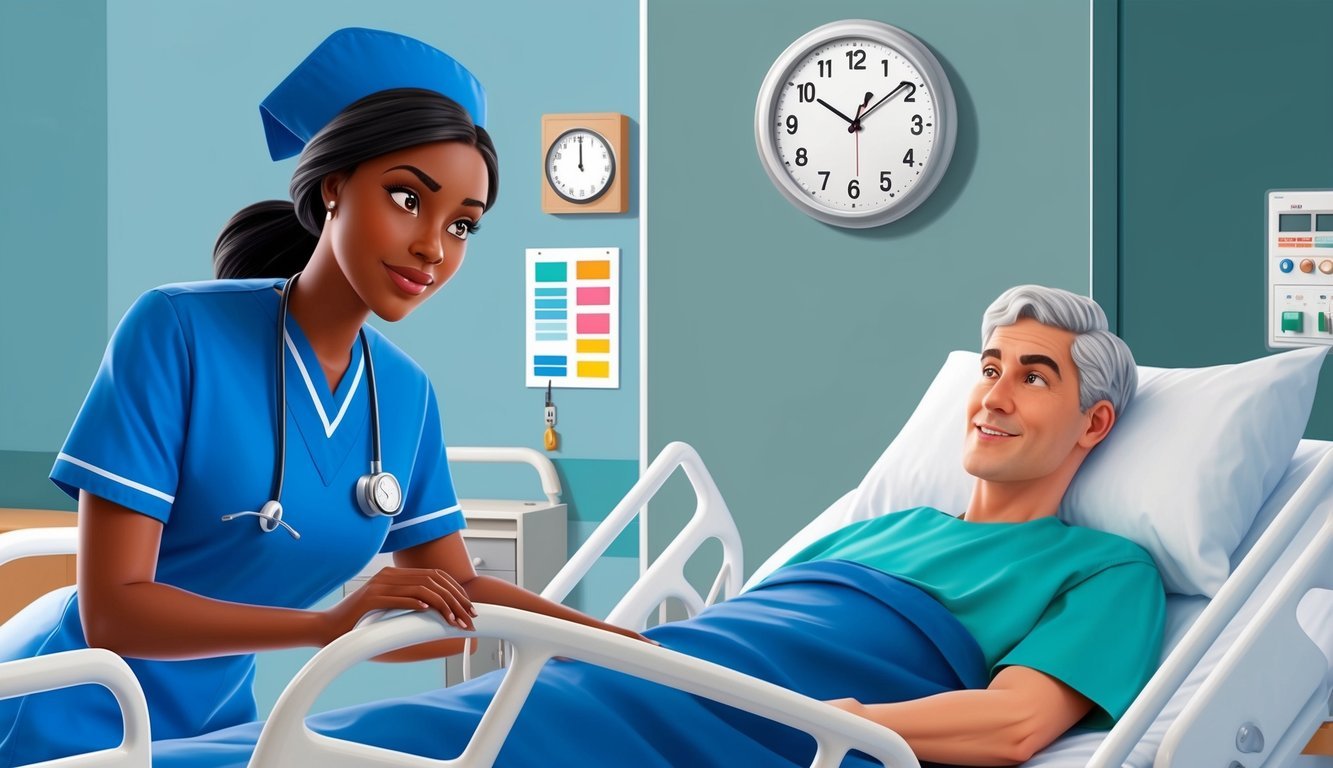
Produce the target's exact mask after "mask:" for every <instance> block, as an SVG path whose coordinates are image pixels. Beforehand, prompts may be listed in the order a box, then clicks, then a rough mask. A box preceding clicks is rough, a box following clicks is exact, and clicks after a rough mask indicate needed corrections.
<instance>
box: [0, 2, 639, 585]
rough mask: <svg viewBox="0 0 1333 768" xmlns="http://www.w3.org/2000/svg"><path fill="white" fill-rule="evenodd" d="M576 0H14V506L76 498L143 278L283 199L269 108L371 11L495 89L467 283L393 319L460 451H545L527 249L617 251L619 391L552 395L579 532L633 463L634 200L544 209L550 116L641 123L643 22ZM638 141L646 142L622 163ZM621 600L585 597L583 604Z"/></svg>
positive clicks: (633, 160) (204, 248)
mask: <svg viewBox="0 0 1333 768" xmlns="http://www.w3.org/2000/svg"><path fill="white" fill-rule="evenodd" d="M580 7H581V12H580V13H578V14H571V13H569V12H568V9H566V8H564V7H563V6H561V5H558V4H553V3H548V2H545V1H544V0H506V2H503V3H476V2H468V3H464V2H442V3H414V4H389V3H375V4H369V3H364V2H359V1H358V0H299V1H296V0H293V1H289V2H283V3H276V4H275V3H271V2H266V1H265V0H206V1H205V2H190V3H178V2H174V1H172V0H117V1H116V2H106V0H5V2H4V3H0V56H2V57H4V58H3V60H2V61H3V64H4V68H3V71H5V72H7V73H17V72H21V73H23V76H22V77H10V76H6V77H5V78H3V80H0V94H2V95H3V97H4V103H6V104H7V105H8V104H21V105H24V108H23V109H12V108H8V107H7V108H5V109H2V110H0V120H3V121H4V122H3V123H0V147H3V148H2V149H0V152H3V153H4V154H3V155H0V157H2V158H3V171H4V175H5V177H6V178H7V179H9V180H10V182H9V183H7V184H5V185H3V186H2V187H0V195H3V196H4V197H3V199H0V216H4V219H3V221H4V226H3V227H0V254H3V256H4V258H3V259H0V285H2V286H4V287H3V289H2V290H3V297H4V300H3V301H0V322H2V323H3V325H2V327H3V328H4V329H5V330H4V332H3V333H0V343H3V345H4V346H3V349H0V352H3V354H4V359H5V360H7V361H16V363H15V364H14V365H10V364H9V363H6V364H5V365H4V366H3V367H4V371H5V375H4V376H3V377H0V507H3V506H8V507H44V508H64V509H69V508H71V503H70V501H69V500H68V499H67V498H65V497H64V496H63V495H61V494H59V493H58V492H57V491H55V489H54V488H53V487H52V486H51V484H50V482H49V481H48V480H47V479H46V473H47V472H48V471H49V468H50V466H51V463H52V461H53V460H54V456H55V453H56V452H57V451H58V450H59V447H60V445H61V443H62V442H63V440H64V437H65V434H66V432H67V430H68V428H69V425H70V423H71V422H72V420H73V418H74V415H75V413H76V412H77V411H78V408H79V404H80V403H81V402H82V400H83V396H84V394H85V393H86V391H87V387H88V385H89V383H90V382H91V381H92V377H93V375H94V373H95V372H96V370H97V365H98V362H99V360H100V358H101V354H102V350H103V347H104V345H105V343H106V341H107V338H108V337H109V335H110V332H111V330H112V329H114V327H115V325H116V323H117V322H118V320H119V318H120V316H121V315H122V314H123V313H124V311H125V310H126V309H127V308H128V307H129V305H130V304H131V303H132V302H133V301H134V299H135V298H136V297H137V296H138V295H139V294H140V293H141V292H142V291H144V290H145V289H147V288H150V287H152V286H154V285H159V284H162V283H168V282H179V281H188V280H200V279H207V278H210V277H211V276H212V265H211V253H212V245H213V240H214V238H215V237H216V235H217V232H218V230H219V229H220V228H221V226H222V224H223V223H224V222H225V221H226V220H227V218H228V217H229V216H230V215H231V214H232V213H234V212H235V211H236V210H238V209H240V208H241V207H243V206H245V205H248V204H250V203H252V202H256V201H259V200H263V199H273V198H285V197H286V196H287V185H288V181H289V179H290V176H291V172H292V169H293V168H294V167H295V160H294V159H292V160H286V161H282V162H279V163H273V162H270V161H269V160H268V155H267V151H266V149H265V147H264V143H263V141H264V140H263V134H262V130H261V127H260V121H259V119H258V118H259V115H258V108H257V106H258V103H259V100H260V99H262V98H263V96H264V95H265V94H267V93H268V91H269V90H270V89H272V88H273V86H275V85H276V84H277V82H278V81H279V80H280V79H281V77H282V76H283V75H284V74H285V73H286V72H288V71H289V70H290V69H291V68H292V67H293V66H294V65H295V64H296V63H297V62H299V61H300V60H301V58H302V57H304V56H305V55H306V54H307V53H308V52H309V51H310V50H311V49H312V48H314V46H315V45H316V44H317V43H318V42H319V41H320V40H321V39H323V38H324V37H325V36H326V35H327V34H328V33H329V32H331V31H333V30H334V29H337V28H340V27H344V26H368V27H377V28H384V29H391V30H395V31H402V32H405V33H408V34H414V35H417V36H419V37H421V38H423V39H425V40H427V41H429V42H432V43H435V44H437V45H438V46H440V47H441V48H444V49H446V50H448V51H449V52H450V53H452V54H453V55H455V56H456V57H458V58H459V59H460V60H461V61H463V62H465V63H466V64H467V65H468V66H469V67H470V68H472V69H473V70H474V72H476V74H477V75H478V77H479V78H480V79H481V80H482V81H483V83H485V84H486V86H487V88H488V89H489V91H490V94H491V96H492V98H491V104H490V120H489V126H488V127H489V128H490V129H491V133H492V135H493V137H494V139H495V142H496V145H497V148H498V152H499V156H500V162H501V178H502V179H503V186H502V188H501V190H500V196H499V200H498V202H497V205H496V207H495V209H494V210H493V211H491V212H489V213H488V215H487V216H486V219H485V222H484V226H483V228H482V231H481V232H480V233H479V234H478V235H477V236H476V237H475V238H474V239H473V240H471V241H470V243H469V249H468V258H467V262H466V264H465V265H464V267H463V269H462V270H461V271H460V273H459V274H458V276H457V277H456V278H455V279H454V281H452V282H451V283H450V285H448V286H446V287H445V288H444V289H443V290H442V291H441V293H440V294H439V295H438V296H436V297H435V298H434V299H432V301H431V302H430V303H428V304H427V305H425V306H424V307H423V308H422V309H420V310H419V311H417V312H415V313H414V314H413V315H412V316H410V317H409V318H407V319H405V320H403V321H402V322H400V323H397V324H395V325H393V326H387V324H382V323H381V324H380V327H382V328H384V329H385V332H386V333H387V335H388V336H389V337H390V338H391V339H392V340H393V341H394V342H395V343H397V344H398V345H400V346H401V347H403V348H404V349H405V350H406V351H407V352H408V353H409V354H411V355H412V356H413V357H414V358H415V359H416V360H417V361H418V362H419V363H421V365H422V366H423V367H424V368H425V370H426V372H427V373H428V374H429V375H430V376H431V379H432V380H433V381H434V383H435V385H436V388H437V391H438V392H439V396H440V400H441V406H442V409H443V413H444V419H445V435H446V439H447V440H448V441H449V443H450V444H451V445H521V446H529V447H534V448H538V449H540V448H541V444H542V434H543V431H544V429H545V425H544V423H543V420H542V417H543V413H542V406H543V395H544V392H541V391H539V390H537V389H527V388H525V386H524V380H523V356H524V348H523V346H524V336H523V334H524V323H523V312H524V296H523V291H524V284H523V263H524V249H525V248H528V247H550V248H556V247H582V246H598V247H600V246H611V247H617V248H619V249H620V254H621V281H622V286H624V288H625V290H623V291H622V294H621V295H622V299H623V305H622V310H623V311H622V322H621V331H622V340H621V345H620V354H621V361H622V365H621V386H620V388H619V389H616V390H566V391H560V390H557V391H556V393H555V401H556V404H557V406H558V407H559V415H560V432H561V436H562V438H563V440H562V446H561V449H560V450H559V451H556V452H554V453H551V454H548V455H550V456H551V457H552V458H553V459H554V460H555V463H556V466H557V469H558V471H559V472H560V474H561V477H562V480H563V482H564V486H565V500H566V501H567V502H569V503H570V505H571V507H572V509H571V519H570V521H569V522H570V542H569V544H570V546H571V548H572V547H573V546H575V545H577V544H578V543H579V542H581V541H582V540H583V539H584V538H586V536H587V534H588V533H589V532H590V530H591V528H592V527H593V526H594V525H595V524H596V522H597V521H599V520H600V519H602V518H603V517H604V516H605V515H606V513H607V512H608V511H609V510H610V509H611V507H612V506H613V505H614V503H615V502H616V501H617V500H619V498H620V496H621V495H623V494H624V492H625V491H626V490H627V489H628V488H629V486H630V485H631V484H632V483H633V482H634V480H635V479H636V478H637V475H638V453H639V447H638V443H639V440H638V432H637V424H638V423H639V382H638V369H639V366H638V354H639V347H638V339H639V332H638V292H637V290H636V289H635V287H636V286H637V285H638V282H639V278H638V263H639V258H638V242H639V234H638V232H639V230H638V196H637V189H636V185H631V190H632V192H631V200H630V205H631V210H630V211H629V212H628V213H626V214H622V215H605V216H581V217H577V216H562V217H557V216H552V215H548V214H543V213H541V210H540V189H539V181H540V167H541V158H540V154H541V147H540V140H541V115H542V114H543V113H551V112H620V113H623V114H626V115H628V116H629V117H630V119H631V124H632V125H634V126H637V122H638V110H639V78H638V61H639V53H638V39H639V38H638V30H639V15H638V6H637V3H632V2H623V1H622V0H581V4H580ZM518 20H521V23H520V22H519V21H518ZM583 36H592V37H595V38H596V39H597V40H599V41H601V44H600V45H598V46H594V47H584V46H580V47H579V53H578V61H577V66H574V65H573V64H572V63H571V60H570V59H569V58H568V56H569V51H568V44H569V41H571V40H576V39H580V38H582V37H583ZM631 134H632V135H637V131H632V132H631ZM637 152H638V147H637V139H635V140H632V142H631V156H630V157H629V158H626V159H625V165H626V166H627V167H630V168H633V167H636V166H637V163H638V157H637ZM15 180H20V181H17V182H16V181H15ZM256 352H257V353H258V352H259V351H258V350H257V351H256ZM25 371H26V372H29V374H28V375H24V374H23V372H25ZM32 374H39V375H32ZM256 394H258V393H256ZM390 469H392V468H390ZM456 479H457V483H458V486H459V490H460V494H461V495H462V496H464V497H472V498H491V497H515V496H518V497H523V498H542V494H541V488H540V486H539V484H538V482H537V480H536V475H535V473H533V472H531V471H530V470H528V469H526V468H512V469H509V468H499V467H467V466H463V467H459V468H457V470H456ZM256 503H258V502H256ZM610 555H611V556H610V557H607V558H605V559H604V560H603V561H602V563H601V564H600V565H599V569H600V571H601V572H602V575H604V576H605V577H606V578H603V579H601V580H597V581H594V584H602V583H605V584H622V585H623V583H624V582H625V580H626V579H629V578H632V575H633V574H634V573H635V572H636V568H637V560H636V556H637V534H636V533H634V532H630V533H629V534H628V535H626V536H625V537H623V538H622V540H621V541H619V542H617V543H616V545H615V546H614V547H613V548H612V550H611V553H610ZM609 599H610V595H606V596H602V595H599V594H592V593H591V592H586V593H582V594H580V595H578V596H576V602H578V603H580V604H582V605H585V606H588V607H593V608H596V607H597V606H598V605H600V604H602V603H605V602H606V601H607V600H609Z"/></svg>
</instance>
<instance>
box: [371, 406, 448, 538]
mask: <svg viewBox="0 0 1333 768" xmlns="http://www.w3.org/2000/svg"><path fill="white" fill-rule="evenodd" d="M425 412H426V418H425V421H424V422H423V423H422V426H421V440H420V442H419V443H418V444H417V457H416V461H415V462H414V464H413V466H412V476H411V480H410V481H409V483H408V486H407V488H405V489H403V511H402V512H401V513H400V514H399V515H398V516H397V517H395V518H394V519H393V522H392V523H391V524H390V525H389V535H388V536H387V537H386V538H385V539H384V546H382V547H380V551H381V552H396V551H398V550H400V549H407V548H408V547H414V546H416V545H418V544H422V543H425V542H427V541H432V540H434V539H438V538H440V537H442V536H448V535H449V534H451V533H453V532H455V531H458V530H461V529H462V528H463V527H465V523H464V521H463V510H462V507H460V506H459V504H458V495H457V493H456V492H455V491H454V479H453V476H452V475H451V474H450V473H449V460H448V457H447V455H446V454H445V450H444V432H443V430H442V428H441V426H440V407H439V405H438V404H437V403H436V400H435V388H434V387H432V386H429V385H427V387H426V403H425Z"/></svg>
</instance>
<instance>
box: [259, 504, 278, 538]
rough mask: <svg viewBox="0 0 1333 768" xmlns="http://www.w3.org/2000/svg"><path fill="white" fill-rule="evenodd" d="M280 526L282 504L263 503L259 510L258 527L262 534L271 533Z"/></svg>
mask: <svg viewBox="0 0 1333 768" xmlns="http://www.w3.org/2000/svg"><path fill="white" fill-rule="evenodd" d="M281 524H282V504H281V503H280V502H279V501H278V500H277V499H273V500H271V501H268V502H265V504H264V506H262V507H260V508H259V527H260V529H261V530H263V531H264V533H271V532H273V531H276V530H277V529H278V526H279V525H281Z"/></svg>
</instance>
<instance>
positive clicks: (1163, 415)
mask: <svg viewBox="0 0 1333 768" xmlns="http://www.w3.org/2000/svg"><path fill="white" fill-rule="evenodd" d="M1326 352H1327V350H1326V349H1324V348H1322V347H1312V348H1305V349H1299V350H1295V351H1292V352H1285V353H1283V354H1277V355H1269V356H1267V357H1262V358H1259V359H1257V360H1251V361H1249V362H1245V363H1237V364H1235V365H1219V366H1214V367H1211V368H1149V367H1145V366H1140V367H1139V388H1138V393H1137V395H1136V396H1135V397H1134V400H1133V401H1132V402H1131V403H1130V405H1129V407H1128V408H1127V409H1126V410H1125V413H1124V414H1122V415H1121V417H1120V419H1119V420H1118V421H1117V423H1116V425H1115V427H1114V428H1113V429H1112V430H1111V434H1110V436H1109V437H1107V439H1106V440H1105V441H1104V442H1103V443H1102V444H1101V445H1099V446H1097V448H1095V449H1094V450H1093V452H1092V453H1091V454H1090V455H1089V456H1088V459H1087V461H1086V462H1084V464H1083V466H1082V468H1080V470H1079V473H1078V475H1077V476H1076V477H1075V478H1074V482H1073V483H1072V484H1071V485H1070V487H1069V491H1068V492H1067V493H1066V495H1065V499H1064V503H1063V504H1062V505H1061V507H1060V516H1061V517H1062V518H1063V519H1065V520H1067V521H1068V522H1070V523H1073V524H1076V525H1083V526H1087V527H1089V528H1096V529H1099V530H1103V531H1108V532H1110V533H1116V534H1119V535H1121V536H1124V537H1125V538H1127V539H1130V540H1131V541H1134V542H1136V543H1138V544H1139V545H1140V546H1142V547H1143V548H1144V549H1146V550H1148V552H1149V553H1151V554H1152V556H1153V559H1154V560H1155V561H1156V562H1157V567H1158V569H1159V570H1160V571H1161V574H1162V579H1163V581H1164V582H1165V585H1166V588H1167V591H1168V592H1172V593H1175V594H1184V595H1194V594H1201V595H1206V596H1208V597H1212V596H1213V595H1215V594H1216V593H1217V590H1218V589H1219V588H1220V587H1221V586H1222V582H1224V581H1225V580H1226V578H1227V576H1228V575H1230V572H1231V566H1230V562H1229V558H1230V556H1231V553H1232V551H1233V550H1234V549H1235V548H1236V546H1237V544H1239V543H1240V541H1241V539H1242V538H1243V537H1244V536H1245V533H1246V531H1248V530H1249V527H1250V524H1251V523H1252V522H1253V521H1254V516H1255V514H1256V513H1257V512H1258V511H1259V507H1260V506H1261V505H1262V504H1263V501H1264V499H1266V498H1268V494H1269V493H1270V492H1272V490H1273V488H1274V486H1276V485H1277V482H1278V480H1279V479H1280V478H1281V477H1282V473H1283V471H1284V470H1285V469H1286V467H1287V465H1288V464H1289V463H1290V461H1291V456H1292V454H1293V453H1294V452H1295V450H1296V444H1297V443H1298V442H1299V441H1300V439H1301V435H1302V434H1303V433H1304V431H1305V423H1306V421H1307V420H1308V419H1309V417H1310V408H1311V405H1312V404H1313V402H1314V393H1315V387H1316V385H1317V384H1318V380H1319V368H1320V366H1321V365H1322V364H1323V361H1324V356H1325V354H1326ZM980 370H981V363H980V356H979V355H978V354H977V353H975V352H954V353H952V354H950V355H949V358H948V359H947V360H946V361H945V363H944V367H943V368H941V369H940V372H939V374H938V375H936V377H935V380H934V382H932V383H931V385H930V389H929V390H927V391H926V394H925V396H924V397H923V398H922V399H921V402H920V404H918V405H917V408H916V410H915V411H914V412H913V413H912V416H911V418H909V419H908V420H907V424H905V425H904V426H903V428H902V431H901V432H899V433H898V436H897V437H896V438H895V439H894V441H893V442H892V443H891V444H890V445H889V447H888V448H887V449H886V450H885V451H884V453H883V454H882V455H881V456H880V457H879V460H878V461H876V462H875V465H874V466H873V467H871V468H870V471H869V472H868V473H867V474H866V476H865V478H864V479H863V480H862V481H861V485H860V486H859V487H857V489H856V490H854V491H852V492H850V493H848V494H847V495H846V496H844V497H842V498H841V499H839V500H838V501H837V502H835V503H834V504H833V506H831V507H830V508H829V509H828V510H826V511H825V513H824V514H822V515H820V516H819V517H818V518H816V519H815V520H814V521H812V522H811V523H810V524H809V525H807V526H806V528H805V529H804V530H802V531H801V532H800V533H798V534H797V535H796V536H795V537H793V538H792V540H791V541H789V542H787V544H785V545H784V546H783V547H782V548H781V549H779V550H778V551H777V552H775V553H774V554H773V556H772V557H770V558H769V560H768V562H766V563H765V564H764V566H763V567H761V569H760V571H759V572H757V573H756V574H755V578H752V579H751V583H754V582H755V581H756V580H757V579H758V578H760V577H762V575H763V574H765V573H767V572H769V571H771V570H772V568H773V567H776V566H777V565H780V564H781V563H783V562H785V561H786V560H787V559H789V558H790V557H791V556H792V555H794V554H795V553H796V552H797V551H799V550H800V549H801V548H802V547H804V546H806V545H808V544H809V543H811V542H813V541H814V540H815V539H817V538H819V536H822V535H824V534H826V533H829V532H831V531H833V530H836V529H837V528H839V527H841V526H843V525H846V524H847V523H850V522H854V521H857V520H865V519H868V518H870V517H874V516H876V515H881V514H884V513H886V512H893V511H897V510H901V509H907V508H910V507H916V506H931V507H936V508H938V509H940V510H942V511H945V512H948V513H950V514H955V515H960V514H962V513H963V512H964V511H965V510H966V509H967V505H968V502H969V500H970V499H971V495H972V486H973V482H974V478H973V477H972V476H971V475H968V474H967V472H965V471H964V470H963V458H962V457H963V437H964V433H965V429H966V426H965V425H966V416H965V413H966V405H967V396H968V393H969V392H970V391H971V389H972V387H973V385H974V384H975V383H976V381H977V377H978V376H979V375H980Z"/></svg>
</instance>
